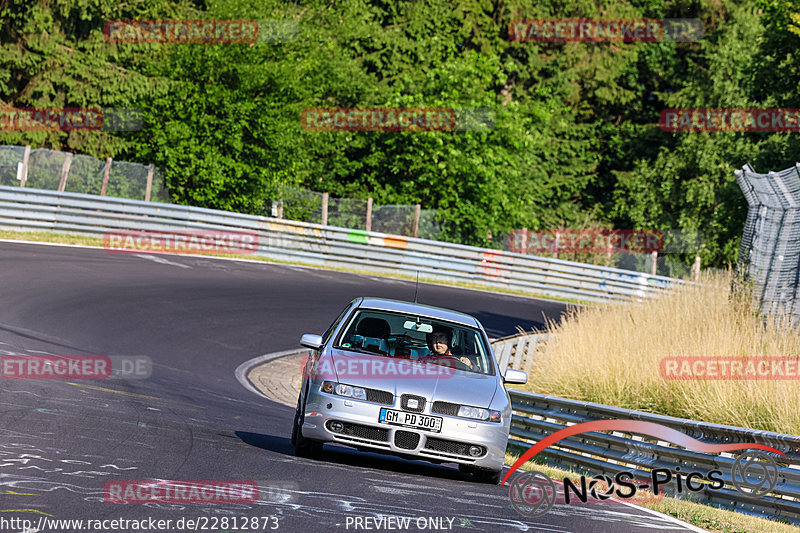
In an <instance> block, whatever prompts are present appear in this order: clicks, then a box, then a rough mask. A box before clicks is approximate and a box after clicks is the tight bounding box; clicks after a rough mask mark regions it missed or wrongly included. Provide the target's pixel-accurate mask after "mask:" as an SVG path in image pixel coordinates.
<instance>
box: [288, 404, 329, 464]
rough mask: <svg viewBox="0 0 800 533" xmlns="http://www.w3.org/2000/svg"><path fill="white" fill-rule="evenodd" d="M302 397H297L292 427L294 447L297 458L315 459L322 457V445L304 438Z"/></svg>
mask: <svg viewBox="0 0 800 533" xmlns="http://www.w3.org/2000/svg"><path fill="white" fill-rule="evenodd" d="M300 399H301V398H300V396H298V397H297V409H296V410H295V412H294V425H293V426H292V446H294V454H295V455H296V456H297V457H308V458H315V457H319V456H320V455H322V443H321V442H319V441H316V440H313V439H308V438H306V437H304V436H303V430H302V427H303V419H304V418H305V409H304V408H302V407H301V405H300Z"/></svg>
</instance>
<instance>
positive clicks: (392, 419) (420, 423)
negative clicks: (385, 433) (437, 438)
mask: <svg viewBox="0 0 800 533" xmlns="http://www.w3.org/2000/svg"><path fill="white" fill-rule="evenodd" d="M378 422H382V423H384V424H392V425H395V426H406V427H412V428H417V429H425V430H427V431H433V432H434V433H439V432H440V431H442V417H440V416H428V415H421V414H419V413H407V412H405V411H395V410H394V409H387V408H385V407H381V413H380V415H379V416H378Z"/></svg>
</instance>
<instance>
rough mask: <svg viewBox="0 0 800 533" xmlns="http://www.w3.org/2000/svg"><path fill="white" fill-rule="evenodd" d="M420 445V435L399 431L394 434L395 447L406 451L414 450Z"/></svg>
mask: <svg viewBox="0 0 800 533" xmlns="http://www.w3.org/2000/svg"><path fill="white" fill-rule="evenodd" d="M418 444H419V433H412V432H410V431H402V430H397V431H395V432H394V445H395V446H397V447H398V448H403V449H404V450H413V449H415V448H416V447H417V445H418Z"/></svg>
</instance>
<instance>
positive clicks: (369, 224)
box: [367, 196, 372, 231]
mask: <svg viewBox="0 0 800 533" xmlns="http://www.w3.org/2000/svg"><path fill="white" fill-rule="evenodd" d="M367 231H372V196H370V197H369V198H367Z"/></svg>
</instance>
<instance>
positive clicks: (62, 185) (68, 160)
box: [58, 152, 72, 192]
mask: <svg viewBox="0 0 800 533" xmlns="http://www.w3.org/2000/svg"><path fill="white" fill-rule="evenodd" d="M70 165H72V154H71V153H69V152H68V153H67V157H65V158H64V164H63V165H61V181H59V182H58V192H64V189H66V188H67V176H68V175H69V167H70Z"/></svg>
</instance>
